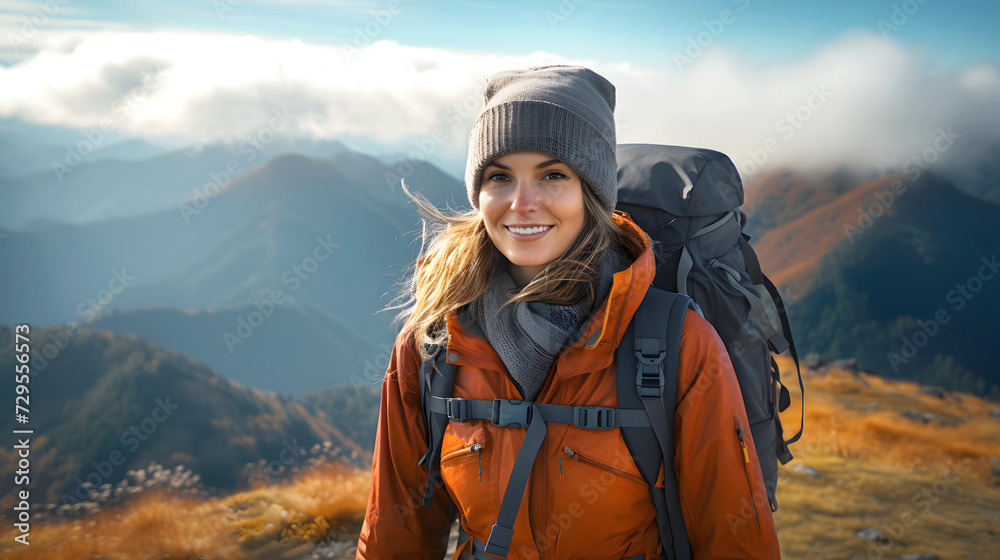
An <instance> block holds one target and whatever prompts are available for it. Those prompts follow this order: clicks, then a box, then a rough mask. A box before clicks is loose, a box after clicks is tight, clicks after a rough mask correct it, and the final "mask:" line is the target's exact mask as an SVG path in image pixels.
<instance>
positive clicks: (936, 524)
mask: <svg viewBox="0 0 1000 560" xmlns="http://www.w3.org/2000/svg"><path fill="white" fill-rule="evenodd" d="M779 366H780V367H781V369H782V371H786V372H787V371H791V370H793V369H794V365H793V364H792V362H791V360H789V359H781V358H779ZM786 379H787V378H786ZM787 382H788V383H789V384H791V381H790V380H788V381H787ZM803 382H804V384H805V386H806V413H805V414H806V417H805V418H806V423H805V431H804V432H803V435H802V439H801V440H799V442H797V443H795V444H793V445H792V454H793V455H794V456H795V458H794V459H793V461H792V462H791V463H789V464H788V465H785V466H780V467H779V478H778V503H779V509H778V511H777V512H775V513H774V519H775V523H776V525H777V527H778V534H779V541H780V543H781V549H782V558H786V559H788V558H802V559H807V558H808V559H812V558H852V559H853V558H872V559H876V558H899V557H900V556H901V555H903V554H919V553H933V554H938V555H939V556H940V557H941V558H942V559H943V560H947V559H956V560H958V559H962V560H967V559H968V558H970V557H969V556H967V554H973V555H974V556H973V558H1000V477H995V476H993V473H992V469H993V468H994V467H998V468H1000V462H996V461H993V460H992V459H993V458H1000V418H996V417H993V416H991V415H990V414H989V412H990V411H991V410H993V409H995V408H997V403H992V402H989V401H986V400H983V399H979V398H977V397H974V396H971V395H965V394H950V393H949V394H946V396H945V398H944V399H940V398H938V397H936V396H933V395H929V394H926V393H925V392H924V391H923V389H924V388H923V387H922V386H920V385H918V384H916V383H912V382H906V381H897V380H890V379H883V378H879V377H877V376H873V375H868V374H865V373H860V374H854V373H851V372H848V371H844V370H840V369H830V370H829V371H828V372H827V373H826V374H825V375H819V374H816V373H813V372H810V371H803ZM795 393H797V390H796V391H795ZM875 402H877V403H878V404H877V405H872V403H875ZM903 410H913V411H915V412H918V413H923V412H930V413H933V414H936V415H938V416H937V417H935V418H934V420H932V421H930V422H929V423H926V424H925V423H923V422H921V421H914V420H910V419H908V418H906V417H904V416H902V415H901V414H900V413H901V412H902V411H903ZM781 416H782V423H783V424H784V426H785V437H789V436H791V435H792V434H793V433H794V432H795V430H797V429H798V421H799V399H798V396H797V395H795V394H793V399H792V404H791V406H790V407H789V408H788V409H787V410H786V411H785V412H784V413H782V415H781ZM797 464H800V465H807V466H809V467H812V468H814V469H816V470H817V471H819V473H820V477H819V478H813V477H811V476H809V475H807V474H804V473H801V472H797V471H795V470H793V469H792V468H791V467H792V466H793V465H797ZM925 492H926V494H925ZM868 527H875V528H877V529H879V530H881V531H882V532H884V533H886V535H888V536H889V537H890V541H889V542H888V543H885V544H883V545H882V546H881V547H880V546H878V545H876V544H874V543H869V542H868V541H865V540H862V539H860V538H858V537H856V536H855V533H856V532H857V531H859V530H861V529H865V528H868Z"/></svg>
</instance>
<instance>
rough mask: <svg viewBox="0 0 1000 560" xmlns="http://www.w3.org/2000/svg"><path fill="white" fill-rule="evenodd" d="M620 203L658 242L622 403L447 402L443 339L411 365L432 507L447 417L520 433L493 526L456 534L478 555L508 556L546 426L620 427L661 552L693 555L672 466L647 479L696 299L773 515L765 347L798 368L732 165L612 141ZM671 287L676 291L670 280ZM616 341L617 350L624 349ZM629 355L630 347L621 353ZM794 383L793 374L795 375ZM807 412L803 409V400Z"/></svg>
mask: <svg viewBox="0 0 1000 560" xmlns="http://www.w3.org/2000/svg"><path fill="white" fill-rule="evenodd" d="M618 180H619V185H618V186H619V191H618V209H619V210H622V211H624V212H628V213H629V215H630V216H631V217H632V219H633V220H634V221H635V222H636V224H638V225H639V226H640V227H642V228H643V230H645V231H646V232H647V233H648V234H649V235H650V237H652V238H653V239H654V240H656V241H659V242H660V243H662V245H661V246H660V247H659V248H658V250H657V251H656V256H657V264H656V269H657V271H656V278H655V279H654V282H653V286H652V287H650V288H649V290H648V291H647V294H646V296H645V297H644V299H643V301H642V303H641V304H640V306H639V309H638V310H637V311H636V314H635V316H634V317H633V319H632V321H631V322H630V323H629V326H628V329H627V330H626V332H625V335H624V337H623V338H622V341H621V344H620V345H619V347H618V351H617V352H616V358H615V359H616V373H617V387H618V407H617V408H610V407H595V406H564V405H552V404H545V403H534V402H531V401H518V400H511V399H493V400H476V399H460V398H452V397H451V393H452V389H453V387H454V382H455V373H456V371H455V370H456V368H455V366H454V365H453V364H449V363H448V362H447V360H445V359H444V358H445V356H444V352H443V351H442V350H444V348H443V347H431V348H429V349H428V351H429V352H428V353H429V354H430V355H431V358H430V359H428V360H426V361H424V362H423V363H422V364H421V367H420V393H421V406H422V409H423V415H424V421H425V426H426V427H427V432H428V449H427V452H426V453H425V454H424V456H423V457H421V458H420V460H419V464H420V465H424V464H426V465H427V469H428V483H427V486H426V488H425V491H424V507H425V508H430V507H431V504H432V502H433V493H434V490H435V488H437V487H440V486H441V485H442V483H441V478H440V463H441V442H442V439H443V436H444V431H445V429H446V428H447V425H448V422H452V421H456V422H463V421H469V420H473V419H486V420H490V421H491V422H492V423H494V424H497V425H501V426H508V427H517V428H526V429H527V430H526V432H525V438H524V441H523V443H522V445H521V449H520V450H519V451H518V454H517V458H516V459H515V462H514V467H513V470H512V473H511V478H510V480H509V481H508V483H507V488H506V490H505V492H504V496H503V500H502V501H501V506H500V511H499V513H498V515H497V522H496V524H494V525H493V529H492V532H491V534H490V536H489V538H488V540H487V541H486V542H482V541H479V540H478V539H475V538H473V537H471V536H470V535H468V534H466V533H465V532H464V531H462V534H461V535H460V541H459V544H461V543H463V542H465V540H468V539H471V540H472V542H471V543H470V544H471V546H470V547H469V550H470V553H471V554H472V555H473V556H474V557H475V558H481V559H486V558H491V557H490V556H487V553H489V554H493V555H495V556H500V557H506V556H507V552H508V550H509V546H510V541H511V538H512V537H513V526H514V520H515V517H516V515H517V510H518V508H519V506H520V502H521V497H522V495H523V494H524V488H525V484H526V483H527V479H528V476H529V474H530V472H531V467H532V464H533V463H534V459H535V455H536V454H537V452H538V449H539V448H540V447H541V444H542V441H543V439H544V437H545V433H546V427H545V426H546V423H547V422H560V423H566V424H573V425H574V426H576V427H578V428H584V429H610V428H615V427H618V428H620V429H621V432H622V437H623V438H624V440H625V443H626V445H627V446H628V448H629V451H630V453H631V455H632V458H633V460H634V461H635V464H636V467H637V468H638V469H639V472H640V473H641V474H642V476H643V478H644V479H645V480H646V482H647V484H648V485H649V487H650V493H651V495H652V497H653V502H654V504H655V506H656V510H657V516H656V522H657V529H658V532H659V534H660V539H661V541H662V542H663V557H664V558H670V559H674V558H676V559H690V558H691V548H690V542H689V541H688V536H687V531H686V527H685V525H684V518H683V514H682V512H681V505H680V494H679V489H678V487H677V480H676V476H675V473H674V470H673V469H672V468H667V469H664V476H665V481H664V487H663V488H658V487H656V479H657V475H658V474H659V469H660V465H661V464H664V465H673V459H674V442H673V424H674V414H675V407H676V398H677V391H676V388H677V364H678V354H679V348H680V336H681V330H682V328H683V321H684V313H685V310H686V309H687V308H689V307H690V308H693V309H695V310H696V311H698V312H699V313H700V314H701V315H702V316H703V317H705V318H706V319H707V320H708V321H709V322H711V323H712V325H713V326H714V327H715V328H716V330H717V331H718V332H719V335H720V337H721V338H722V340H723V342H724V343H725V344H726V348H727V350H728V351H729V355H730V358H731V361H732V363H733V367H734V369H735V371H736V377H737V380H738V381H739V384H740V389H741V391H742V393H743V400H744V405H745V407H746V412H747V419H748V421H749V422H750V430H751V433H752V435H753V442H754V446H755V448H756V451H757V457H758V460H759V461H760V465H761V472H762V473H763V475H764V482H765V486H766V489H767V494H768V502H769V503H770V505H771V510H772V511H776V510H777V507H778V506H777V501H776V499H775V492H776V489H777V460H778V459H780V460H781V462H782V464H785V463H787V462H788V461H789V460H791V458H792V455H791V453H790V452H789V451H788V444H790V443H794V442H795V441H797V440H798V439H799V437H800V436H801V434H802V427H801V425H800V429H799V433H797V434H796V435H795V436H794V437H793V438H792V439H790V440H788V441H785V440H784V439H783V438H782V429H781V422H780V420H779V418H778V411H779V410H785V408H787V407H788V405H789V402H790V397H789V394H788V390H787V389H786V388H785V387H784V386H782V385H781V384H780V377H779V372H778V367H777V363H776V362H775V361H774V359H773V358H772V357H771V352H776V353H779V354H780V353H781V352H783V351H784V350H785V349H789V348H790V349H791V353H792V358H793V359H794V360H795V364H796V368H798V356H797V353H796V351H795V346H794V343H793V342H792V338H791V333H790V329H789V327H788V321H787V318H786V317H785V313H784V307H783V304H782V301H781V296H780V295H779V294H778V291H777V290H776V289H775V288H774V286H773V284H771V282H770V280H768V279H767V277H766V276H764V275H763V273H761V271H760V265H759V264H758V262H757V258H756V255H755V254H754V252H753V249H751V248H750V245H749V244H748V241H749V236H747V235H745V234H743V233H742V227H743V224H744V223H745V222H746V215H745V214H743V213H742V212H741V211H740V210H739V209H738V206H739V205H741V204H742V203H743V188H742V183H741V182H740V179H739V175H738V173H737V172H736V168H735V167H734V166H733V164H732V162H731V161H730V160H729V158H728V157H726V156H725V155H723V154H721V153H719V152H714V151H711V150H703V149H695V148H682V147H676V146H659V145H648V144H623V145H619V146H618ZM754 284H762V285H763V286H764V287H765V288H766V289H767V290H768V292H769V293H770V294H771V297H772V298H773V299H774V302H775V305H776V307H777V312H778V314H779V315H780V317H781V324H782V329H783V332H784V336H783V335H782V334H779V333H778V332H776V331H775V329H774V327H773V325H772V324H771V321H770V319H769V318H768V316H767V311H766V309H765V308H764V305H763V302H762V300H761V297H760V294H759V292H758V290H757V288H756V287H755V285H754ZM678 287H679V288H680V289H678ZM623 350H625V351H623ZM627 350H631V351H627ZM799 387H800V389H802V376H801V373H800V374H799ZM803 410H804V409H803Z"/></svg>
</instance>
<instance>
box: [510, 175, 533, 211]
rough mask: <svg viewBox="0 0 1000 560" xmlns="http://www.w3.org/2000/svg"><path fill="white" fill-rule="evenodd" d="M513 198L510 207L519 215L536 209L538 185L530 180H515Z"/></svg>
mask: <svg viewBox="0 0 1000 560" xmlns="http://www.w3.org/2000/svg"><path fill="white" fill-rule="evenodd" d="M515 188H516V191H515V192H514V200H513V201H512V202H511V206H510V209H511V210H513V211H514V212H516V213H517V214H519V215H521V216H526V215H527V214H528V213H530V212H532V211H534V210H537V209H538V194H539V193H538V187H537V185H535V184H534V183H532V182H531V181H530V180H527V179H521V180H519V181H518V182H517V185H516V187H515Z"/></svg>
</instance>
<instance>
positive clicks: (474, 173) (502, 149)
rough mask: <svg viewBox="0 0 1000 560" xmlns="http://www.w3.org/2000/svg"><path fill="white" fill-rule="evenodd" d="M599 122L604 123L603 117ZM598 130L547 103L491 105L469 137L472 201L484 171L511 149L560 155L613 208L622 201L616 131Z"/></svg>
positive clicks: (475, 201) (468, 173)
mask: <svg viewBox="0 0 1000 560" xmlns="http://www.w3.org/2000/svg"><path fill="white" fill-rule="evenodd" d="M598 122H600V121H598ZM605 128H606V130H599V129H598V128H597V127H595V126H594V125H592V124H591V123H590V122H588V121H587V120H586V119H584V118H582V117H580V116H579V115H577V114H575V113H573V112H572V111H569V110H568V109H566V108H564V107H562V106H560V105H556V104H554V103H549V102H546V101H528V100H523V101H509V102H506V103H501V104H499V105H495V106H492V107H489V108H487V109H486V110H485V111H484V112H483V113H482V114H480V116H479V118H478V119H477V120H476V123H475V125H474V126H473V129H472V133H471V134H470V137H469V143H470V146H469V147H470V149H469V158H468V161H467V162H466V167H465V184H466V187H467V190H468V194H469V202H471V203H472V205H473V206H474V207H476V208H478V207H479V200H478V199H479V187H480V184H481V182H482V173H483V169H485V167H486V166H487V165H488V164H489V163H491V162H492V161H493V160H495V159H497V158H499V157H500V156H502V155H504V154H507V153H511V152H520V151H525V152H543V153H546V154H550V155H551V156H553V157H555V158H557V159H559V160H560V161H562V162H563V163H565V164H566V165H568V166H569V167H570V168H571V169H573V171H575V172H576V173H577V174H578V175H579V176H580V179H581V180H582V181H583V182H584V183H586V184H589V185H590V186H591V187H592V189H593V191H594V194H595V195H597V198H598V200H600V201H601V204H602V205H603V206H604V207H605V208H607V209H608V211H609V212H611V211H613V210H614V208H615V205H616V203H617V199H618V188H617V183H618V176H617V168H616V167H615V166H612V165H607V164H605V162H614V161H615V146H616V140H615V131H614V129H613V128H609V127H605Z"/></svg>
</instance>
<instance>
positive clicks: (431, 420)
mask: <svg viewBox="0 0 1000 560" xmlns="http://www.w3.org/2000/svg"><path fill="white" fill-rule="evenodd" d="M447 352H448V348H447V346H430V347H429V348H428V353H429V354H430V358H429V359H427V360H424V361H423V362H422V363H421V364H420V409H421V412H423V416H424V425H425V426H426V427H427V452H426V453H424V456H423V457H421V458H420V460H419V461H417V464H418V465H423V464H424V463H427V487H426V488H425V489H424V509H430V508H431V505H432V504H433V503H434V488H435V486H439V485H440V484H441V440H442V439H444V430H445V428H446V427H447V425H448V417H447V416H442V415H440V414H434V413H433V412H432V411H431V405H430V403H431V398H432V397H450V396H451V392H452V390H453V389H454V387H455V373H456V371H457V369H458V368H457V367H456V366H455V364H451V363H448V360H446V359H445V357H446V355H447ZM435 373H437V375H435Z"/></svg>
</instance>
